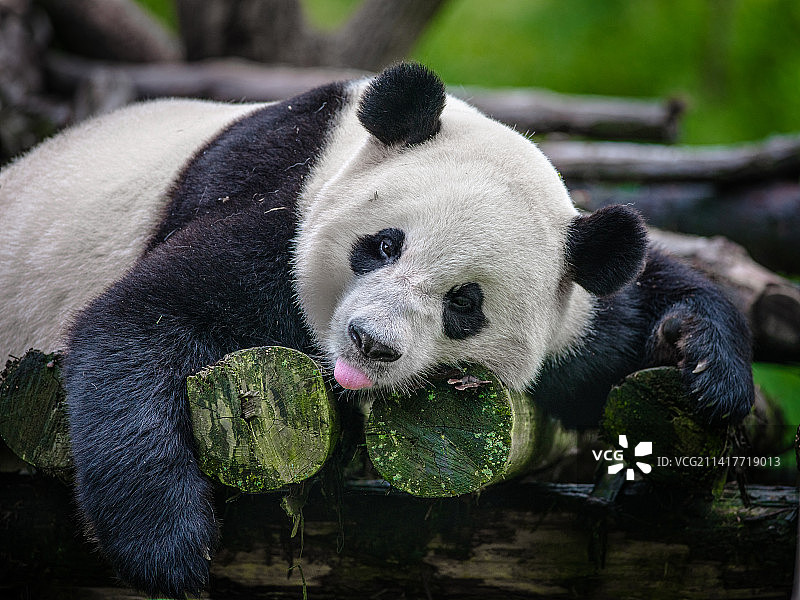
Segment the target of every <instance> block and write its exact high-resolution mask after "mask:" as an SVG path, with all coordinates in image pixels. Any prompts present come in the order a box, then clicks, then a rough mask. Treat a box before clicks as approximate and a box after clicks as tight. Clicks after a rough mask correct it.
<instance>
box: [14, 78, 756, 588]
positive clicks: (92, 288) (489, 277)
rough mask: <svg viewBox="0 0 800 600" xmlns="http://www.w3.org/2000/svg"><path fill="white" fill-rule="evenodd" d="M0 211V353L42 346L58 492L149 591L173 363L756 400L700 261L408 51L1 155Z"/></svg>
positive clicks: (197, 523)
mask: <svg viewBox="0 0 800 600" xmlns="http://www.w3.org/2000/svg"><path fill="white" fill-rule="evenodd" d="M0 224H2V232H3V233H2V244H0V298H2V312H1V313H0V319H1V320H0V351H1V352H3V353H7V354H16V355H20V354H21V353H22V352H24V351H25V350H26V349H28V348H30V347H35V348H39V349H41V350H45V351H50V350H61V351H63V352H64V356H65V358H64V377H65V386H66V390H67V397H68V404H69V417H70V427H71V436H72V449H73V454H74V459H75V465H76V478H75V489H76V498H77V503H78V506H79V507H80V510H81V512H82V515H83V517H84V518H85V520H86V523H87V525H88V526H89V528H90V531H91V533H92V535H93V536H94V537H95V538H96V539H97V541H98V543H99V546H100V548H101V550H102V552H103V553H104V554H105V556H106V557H107V558H108V559H109V560H110V562H111V563H112V564H113V566H114V567H115V568H116V569H117V571H118V573H119V575H120V576H121V577H122V578H123V579H124V580H125V581H127V582H129V583H130V584H131V585H133V586H135V587H137V588H140V589H142V590H144V591H146V592H148V593H150V594H153V595H168V596H171V597H182V595H183V594H185V593H187V592H189V593H195V592H198V591H199V590H200V589H201V588H202V587H203V586H204V585H205V583H206V582H207V578H208V563H209V560H210V558H211V556H212V553H213V550H214V546H215V542H216V539H217V524H216V522H215V517H214V509H213V505H212V501H211V484H210V482H209V481H208V480H207V479H206V478H205V477H204V476H203V475H202V474H201V472H200V471H199V469H198V466H197V463H196V462H195V458H194V455H193V447H192V441H191V439H192V438H191V433H190V425H189V420H188V416H187V410H188V409H187V400H186V395H185V388H184V382H185V378H186V377H187V375H190V374H192V373H194V372H196V371H198V370H199V369H200V368H201V367H203V366H205V365H208V364H212V363H214V362H215V361H217V360H218V359H220V358H221V357H222V356H223V355H224V354H226V353H228V352H231V351H233V350H236V349H240V348H246V347H251V346H258V345H283V346H289V347H293V348H296V349H299V350H302V351H303V352H306V353H309V354H312V355H315V356H320V357H322V360H323V361H324V363H325V364H326V365H327V367H328V368H329V369H330V370H331V371H332V372H333V375H334V378H335V380H336V382H338V386H339V387H338V388H337V389H340V391H341V392H342V393H343V394H344V393H347V394H360V395H369V394H379V393H380V390H382V389H400V390H405V389H411V388H413V387H414V386H416V385H418V384H420V383H422V382H424V381H425V380H426V377H429V376H430V375H431V373H434V372H436V370H437V369H439V368H440V367H441V366H442V365H453V364H462V363H482V364H484V365H486V366H488V367H489V368H490V369H492V370H493V371H494V372H495V373H496V374H497V375H498V376H499V377H500V378H501V379H502V380H503V381H504V382H505V383H506V384H508V385H509V386H511V387H513V388H516V389H523V388H528V389H530V390H531V391H532V392H533V395H534V398H535V400H536V402H538V403H539V404H540V405H541V406H543V407H545V408H546V409H547V410H549V411H550V412H552V413H553V414H555V415H557V416H559V417H561V419H562V420H563V421H564V422H565V423H566V424H567V425H569V426H572V427H576V428H584V427H589V426H591V425H592V424H593V423H595V422H596V420H597V418H598V415H599V413H600V410H601V407H602V405H603V402H604V399H605V397H606V394H607V391H608V389H609V387H610V386H611V385H612V384H613V383H615V382H616V381H618V380H619V379H620V378H621V377H623V376H624V375H625V374H627V373H629V372H631V371H634V370H637V369H640V368H643V367H648V366H652V365H661V364H675V365H677V366H679V367H680V368H681V369H682V373H683V379H684V382H685V385H686V388H687V390H688V391H689V393H690V394H691V396H692V397H693V398H694V399H695V401H696V404H697V410H698V412H699V413H701V414H703V415H705V416H707V418H708V419H710V420H720V419H729V420H731V421H736V420H739V419H741V418H742V417H743V416H744V415H745V414H746V413H747V412H748V410H749V408H750V406H751V403H752V400H753V384H752V378H751V373H750V339H749V336H748V331H747V328H746V325H745V323H744V321H743V319H742V317H741V316H740V315H739V314H738V313H737V312H736V310H735V309H734V308H733V307H732V305H731V304H730V303H729V302H728V301H727V300H725V299H724V298H723V297H722V296H721V295H720V293H719V292H718V291H717V290H716V289H715V288H714V287H713V286H712V285H711V284H710V283H709V282H708V281H706V280H705V279H703V278H702V277H701V276H699V275H697V274H696V273H694V272H693V271H691V270H690V269H688V268H687V267H685V266H682V265H681V264H679V263H678V262H676V261H674V260H673V259H671V258H669V257H667V256H666V255H665V254H663V253H661V252H659V251H658V250H656V249H654V248H652V247H649V246H648V242H647V237H646V231H645V228H644V225H643V222H642V219H641V217H640V216H639V215H638V214H637V213H636V212H635V211H634V210H632V209H631V208H629V207H625V206H610V207H606V208H603V209H601V210H598V211H597V212H595V213H593V214H590V215H583V214H579V213H578V211H577V210H576V209H575V208H574V206H573V204H572V202H571V201H570V197H569V194H568V192H567V189H566V188H565V185H564V183H563V182H562V180H561V178H560V177H559V174H558V173H557V172H556V170H555V169H554V168H553V166H552V165H551V164H550V163H549V162H548V160H547V158H545V156H544V155H543V154H542V153H541V152H540V151H539V150H538V149H537V147H536V145H535V144H533V143H532V142H531V141H530V140H529V139H527V138H526V137H524V136H522V135H520V134H518V133H516V132H515V131H513V130H511V129H509V128H507V127H505V126H504V125H501V124H500V123H498V122H496V121H494V120H492V119H490V118H488V117H486V116H484V115H482V114H481V113H479V112H478V111H477V110H476V109H474V108H472V107H470V106H469V105H467V104H466V103H464V102H462V101H460V100H457V99H455V98H453V97H450V96H447V95H446V94H445V90H444V86H443V84H442V82H441V81H440V80H439V79H438V78H437V76H436V75H434V74H433V73H432V72H430V71H429V70H427V69H426V68H424V67H422V66H420V65H416V64H400V65H396V66H394V67H391V68H389V69H387V70H386V71H384V72H383V73H381V74H379V75H378V76H377V77H375V78H373V79H365V80H357V81H352V82H344V83H334V84H330V85H326V86H323V87H320V88H318V89H314V90H311V91H309V92H307V93H305V94H303V95H300V96H298V97H295V98H292V99H291V100H287V101H285V102H279V103H273V104H220V103H210V102H200V101H188V100H175V99H173V100H158V101H151V102H147V103H143V104H139V105H135V106H131V107H128V108H124V109H121V110H119V111H117V112H114V113H112V114H108V115H106V116H102V117H99V118H96V119H94V120H91V121H89V122H86V123H84V124H82V125H79V126H76V127H74V128H72V129H69V130H68V131H66V132H64V133H61V134H60V135H58V136H56V137H54V138H53V139H51V140H49V141H47V142H45V143H43V144H42V145H41V146H39V147H38V148H36V149H35V150H33V151H32V152H30V153H29V154H27V155H26V156H24V157H22V158H20V159H19V160H17V161H16V162H14V163H12V164H11V165H10V166H8V167H7V168H6V169H5V170H4V171H3V172H2V175H0ZM344 389H347V390H361V392H349V391H348V392H344Z"/></svg>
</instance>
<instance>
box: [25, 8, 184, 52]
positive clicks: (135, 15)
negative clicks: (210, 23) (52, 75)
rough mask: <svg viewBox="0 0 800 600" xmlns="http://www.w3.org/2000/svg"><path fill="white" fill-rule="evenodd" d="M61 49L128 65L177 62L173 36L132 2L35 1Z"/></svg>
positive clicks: (176, 45)
mask: <svg viewBox="0 0 800 600" xmlns="http://www.w3.org/2000/svg"><path fill="white" fill-rule="evenodd" d="M38 3H39V4H41V5H42V6H43V7H44V8H45V10H46V11H47V14H48V16H49V17H50V19H51V20H52V22H53V28H54V30H55V32H56V35H57V37H58V39H59V41H60V42H61V44H62V47H64V48H65V49H67V50H69V51H72V52H76V53H77V54H81V55H83V56H91V57H95V58H103V59H105V60H120V61H131V62H151V61H175V60H180V58H181V56H182V50H181V47H180V44H179V43H178V41H177V39H176V38H175V36H173V35H172V34H171V33H169V32H168V31H167V30H166V29H164V27H163V26H162V25H161V24H160V23H159V22H158V21H156V20H155V19H154V18H153V17H151V16H150V15H149V14H148V13H147V12H145V11H144V10H143V9H142V8H141V7H140V6H139V5H138V4H137V3H136V2H134V1H132V0H38Z"/></svg>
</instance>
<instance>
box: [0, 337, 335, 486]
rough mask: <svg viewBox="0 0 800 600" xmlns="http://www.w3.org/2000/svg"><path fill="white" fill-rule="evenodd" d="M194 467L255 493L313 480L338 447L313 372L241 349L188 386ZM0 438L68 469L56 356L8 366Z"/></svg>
mask: <svg viewBox="0 0 800 600" xmlns="http://www.w3.org/2000/svg"><path fill="white" fill-rule="evenodd" d="M187 391H188V395H189V404H190V408H191V415H192V426H193V430H194V436H195V440H196V443H197V451H198V452H197V455H198V462H199V464H200V466H201V468H202V469H203V471H204V472H205V473H206V474H207V475H209V477H212V478H214V479H217V480H218V481H220V482H222V483H224V484H226V485H229V486H233V487H236V488H238V489H239V490H241V491H244V492H262V491H268V490H274V489H277V488H279V487H281V486H283V485H286V484H289V483H297V482H299V481H302V480H303V479H306V478H308V477H311V476H312V475H314V474H315V473H316V472H317V471H318V470H319V469H320V468H322V465H323V464H324V463H325V461H326V460H327V458H328V456H329V455H330V452H331V450H332V449H333V447H334V445H335V444H336V441H337V439H338V416H337V412H336V407H335V404H334V401H333V398H332V397H331V395H330V392H329V391H328V389H327V388H326V386H325V383H324V381H323V378H322V373H321V371H320V370H319V368H318V367H317V366H316V364H314V362H313V361H312V360H311V359H310V358H308V357H307V356H306V355H304V354H302V353H301V352H297V351H295V350H290V349H288V348H279V347H269V348H251V349H248V350H241V351H239V352H235V353H232V354H229V355H227V356H226V357H224V358H223V359H222V360H221V361H220V362H219V363H217V364H216V365H213V366H210V367H207V368H205V369H203V370H202V371H201V372H200V373H198V374H197V375H195V376H193V377H189V378H188V380H187ZM0 435H1V436H2V438H3V439H4V440H5V441H6V443H7V444H8V446H9V448H10V449H11V450H12V451H13V452H14V453H15V454H16V455H17V456H19V457H20V458H22V459H23V460H25V461H27V462H28V463H30V464H32V465H34V466H36V467H38V468H40V469H42V470H44V471H46V472H50V473H56V474H58V475H65V476H68V475H69V473H70V471H71V465H72V461H71V455H70V449H69V426H68V422H67V416H66V400H65V394H64V389H63V385H62V381H61V376H60V371H59V367H58V356H57V355H55V354H47V355H46V354H43V353H41V352H39V351H37V350H31V351H29V352H27V353H26V354H25V355H24V356H23V357H22V358H21V359H14V360H11V361H9V363H8V365H7V366H6V370H5V371H4V373H3V376H2V380H0Z"/></svg>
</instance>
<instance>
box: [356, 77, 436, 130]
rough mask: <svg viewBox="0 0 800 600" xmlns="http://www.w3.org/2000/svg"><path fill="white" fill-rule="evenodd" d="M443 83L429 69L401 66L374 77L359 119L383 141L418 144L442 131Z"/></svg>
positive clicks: (360, 109) (366, 93)
mask: <svg viewBox="0 0 800 600" xmlns="http://www.w3.org/2000/svg"><path fill="white" fill-rule="evenodd" d="M444 103H445V91H444V84H443V83H442V80H441V79H439V78H438V77H437V76H436V74H435V73H433V72H432V71H430V70H428V69H427V68H426V67H424V66H422V65H419V64H413V63H401V64H399V65H396V66H394V67H390V68H388V69H386V70H385V71H384V72H383V73H381V74H380V75H378V76H377V77H375V79H373V80H372V83H370V85H369V87H368V88H367V89H366V91H365V92H364V95H363V96H362V97H361V103H360V104H359V107H358V120H359V121H361V124H362V125H363V126H364V127H365V128H366V130H367V131H369V132H370V133H371V134H372V135H374V136H375V137H376V138H378V139H379V140H380V141H381V142H383V143H384V144H386V145H387V146H389V145H394V144H405V145H412V144H419V143H422V142H424V141H425V140H428V139H430V138H432V137H433V136H434V135H436V134H437V133H438V131H439V127H440V125H441V122H440V120H439V117H440V116H441V114H442V110H443V109H444Z"/></svg>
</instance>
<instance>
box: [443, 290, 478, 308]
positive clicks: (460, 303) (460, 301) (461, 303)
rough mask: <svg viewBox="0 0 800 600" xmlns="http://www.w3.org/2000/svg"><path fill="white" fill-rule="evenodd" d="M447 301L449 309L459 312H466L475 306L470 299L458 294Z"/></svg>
mask: <svg viewBox="0 0 800 600" xmlns="http://www.w3.org/2000/svg"><path fill="white" fill-rule="evenodd" d="M447 300H448V302H449V304H450V308H453V309H455V310H457V311H459V312H468V311H470V310H472V308H473V307H474V306H475V301H474V300H473V299H472V298H470V297H469V296H465V295H463V294H459V293H455V294H453V295H452V296H450V297H449V298H448V299H447Z"/></svg>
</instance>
